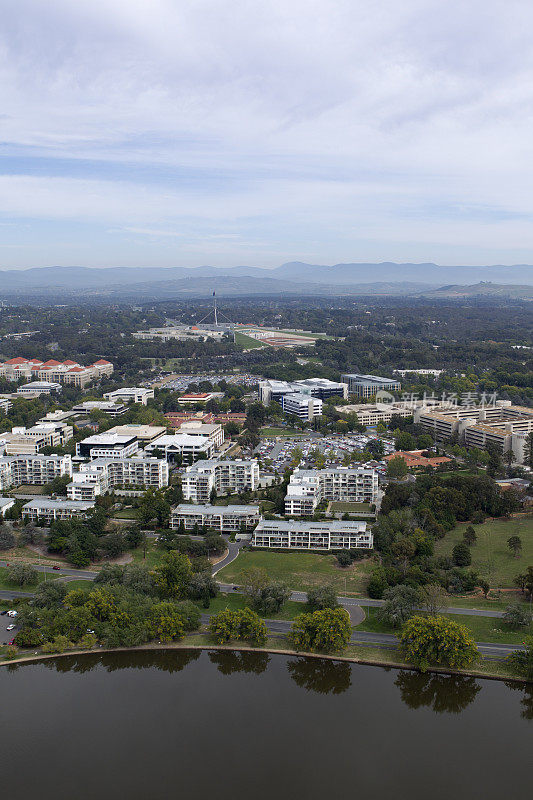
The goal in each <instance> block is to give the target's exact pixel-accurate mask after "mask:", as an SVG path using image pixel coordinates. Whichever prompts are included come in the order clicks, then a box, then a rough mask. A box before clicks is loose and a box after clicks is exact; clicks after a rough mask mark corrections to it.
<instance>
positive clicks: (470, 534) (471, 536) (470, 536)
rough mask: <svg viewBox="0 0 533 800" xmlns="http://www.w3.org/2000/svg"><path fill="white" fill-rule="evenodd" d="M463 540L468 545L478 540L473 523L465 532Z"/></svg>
mask: <svg viewBox="0 0 533 800" xmlns="http://www.w3.org/2000/svg"><path fill="white" fill-rule="evenodd" d="M463 541H464V543H465V544H466V545H467V546H468V547H472V545H474V544H475V543H476V541H477V534H476V530H475V528H474V527H473V526H472V525H469V526H468V528H467V529H466V530H465V532H464V533H463Z"/></svg>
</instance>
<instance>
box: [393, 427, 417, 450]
mask: <svg viewBox="0 0 533 800" xmlns="http://www.w3.org/2000/svg"><path fill="white" fill-rule="evenodd" d="M394 447H395V448H396V450H403V451H406V450H414V449H415V448H416V439H415V437H414V436H413V435H412V434H411V433H408V432H407V431H402V432H401V433H399V434H398V436H396V438H395V440H394Z"/></svg>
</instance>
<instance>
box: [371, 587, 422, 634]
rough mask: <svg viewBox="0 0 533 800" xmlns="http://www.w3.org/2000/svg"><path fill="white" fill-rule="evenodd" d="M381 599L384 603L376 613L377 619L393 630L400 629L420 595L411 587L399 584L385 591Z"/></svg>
mask: <svg viewBox="0 0 533 800" xmlns="http://www.w3.org/2000/svg"><path fill="white" fill-rule="evenodd" d="M383 599H384V600H385V602H384V604H383V606H382V607H381V608H380V609H379V611H378V618H379V619H380V620H381V621H382V622H385V623H387V624H388V625H391V626H392V627H393V628H400V627H401V626H402V625H403V623H404V622H405V621H406V620H408V619H409V617H411V616H412V615H413V612H414V610H415V608H416V607H417V606H418V604H419V603H420V593H419V592H418V590H417V589H413V588H412V587H411V586H405V585H403V584H399V585H398V586H391V587H390V588H389V589H385V591H384V593H383Z"/></svg>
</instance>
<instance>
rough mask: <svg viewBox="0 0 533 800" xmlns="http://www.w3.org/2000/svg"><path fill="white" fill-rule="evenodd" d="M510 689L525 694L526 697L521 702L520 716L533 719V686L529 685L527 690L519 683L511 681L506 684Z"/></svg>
mask: <svg viewBox="0 0 533 800" xmlns="http://www.w3.org/2000/svg"><path fill="white" fill-rule="evenodd" d="M505 685H506V686H507V687H508V688H509V689H512V690H513V691H518V692H522V691H523V692H524V696H523V698H522V699H521V701H520V704H521V706H522V712H521V714H520V716H521V717H523V718H524V719H533V686H532V685H531V684H528V685H527V686H526V687H525V688H524V687H523V686H521V685H520V684H519V683H515V682H514V681H509V683H506V684H505Z"/></svg>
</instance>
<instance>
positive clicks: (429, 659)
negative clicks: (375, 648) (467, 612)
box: [400, 616, 479, 670]
mask: <svg viewBox="0 0 533 800" xmlns="http://www.w3.org/2000/svg"><path fill="white" fill-rule="evenodd" d="M400 642H401V647H402V650H403V653H404V656H405V658H406V660H407V661H409V662H411V663H412V664H414V665H415V666H417V667H420V668H421V669H422V670H426V669H427V668H428V667H429V666H432V665H437V666H444V667H455V668H459V669H460V668H462V667H467V666H468V665H469V664H471V663H472V662H473V661H474V660H475V659H476V658H477V657H478V655H479V653H478V650H477V647H476V645H475V643H474V641H473V639H472V637H471V635H470V631H469V630H468V628H466V627H465V626H464V625H459V623H457V622H453V621H452V620H449V619H446V617H441V616H435V617H420V616H415V617H411V618H410V619H408V620H407V622H406V623H405V625H404V627H403V630H402V633H401V637H400Z"/></svg>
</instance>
